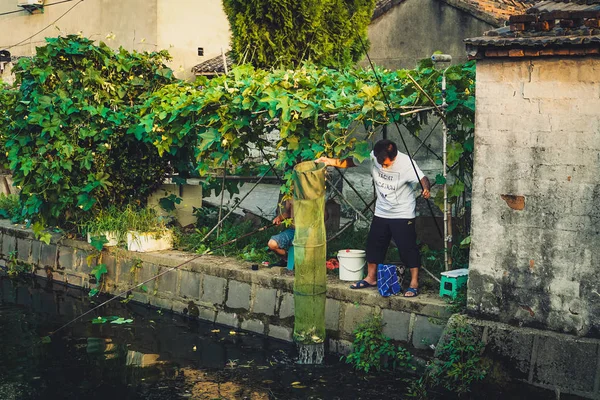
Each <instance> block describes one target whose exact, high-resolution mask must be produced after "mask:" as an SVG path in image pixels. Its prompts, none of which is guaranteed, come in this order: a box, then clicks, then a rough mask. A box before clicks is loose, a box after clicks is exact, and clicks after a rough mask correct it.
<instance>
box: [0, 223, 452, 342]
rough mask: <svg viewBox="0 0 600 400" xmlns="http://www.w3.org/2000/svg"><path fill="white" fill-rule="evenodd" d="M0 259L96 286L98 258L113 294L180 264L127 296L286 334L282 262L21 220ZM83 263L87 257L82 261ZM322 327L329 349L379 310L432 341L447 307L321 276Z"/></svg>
mask: <svg viewBox="0 0 600 400" xmlns="http://www.w3.org/2000/svg"><path fill="white" fill-rule="evenodd" d="M0 243H1V246H0V250H1V254H0V263H6V262H8V260H9V259H10V258H11V257H16V259H18V260H19V261H21V262H24V263H27V264H30V265H31V267H32V270H33V271H34V272H35V274H36V275H38V276H39V277H41V278H44V279H52V280H53V281H55V282H59V283H63V284H69V285H74V286H79V287H84V288H94V287H97V286H98V285H97V283H96V282H94V280H95V278H92V275H90V274H91V272H92V269H93V268H94V266H95V265H96V264H97V263H98V262H101V263H104V264H106V267H107V270H108V273H107V274H106V276H105V286H104V287H103V288H102V291H105V292H108V293H111V294H119V293H127V291H128V289H130V288H131V287H133V286H135V285H139V284H141V283H143V282H145V281H147V280H149V279H150V278H152V277H154V276H155V275H157V274H159V273H162V272H165V271H168V270H169V269H171V268H174V267H177V266H179V265H180V264H182V263H184V262H186V261H187V264H185V265H183V266H181V267H179V268H177V269H176V270H173V271H171V272H167V273H165V274H164V275H162V276H160V277H159V278H157V279H156V280H152V281H149V282H147V283H146V284H145V285H144V286H145V287H144V289H142V288H141V287H140V288H137V289H135V290H133V291H132V292H131V294H132V295H133V301H135V302H139V303H142V304H150V305H152V306H155V307H159V308H162V309H165V310H170V311H174V312H176V313H182V312H183V310H184V309H185V308H187V307H189V302H194V304H195V305H196V306H198V309H199V317H200V318H201V319H203V320H206V321H211V322H215V323H218V324H223V325H227V326H229V327H232V328H235V329H243V330H246V331H250V332H255V333H258V334H262V335H266V336H269V337H272V338H275V339H279V340H284V341H291V340H292V333H293V325H294V295H293V293H294V291H293V284H294V279H293V276H292V275H291V274H288V273H286V270H285V269H283V268H270V269H269V268H264V269H260V270H258V271H252V270H251V268H250V263H246V262H241V261H239V260H235V259H232V258H226V257H216V256H202V257H199V258H195V257H197V256H198V255H196V254H191V253H185V252H179V251H164V252H155V253H133V252H128V251H126V250H124V249H112V250H104V251H103V252H102V255H101V259H100V260H98V258H97V257H92V258H89V256H90V255H94V254H96V253H97V252H96V251H95V249H94V248H92V247H91V246H90V245H89V244H87V243H85V242H81V241H75V240H69V239H62V238H60V237H59V236H54V237H53V238H52V241H51V243H50V244H44V243H41V242H39V241H37V240H35V239H34V238H33V234H32V233H31V232H30V231H29V230H27V229H24V228H22V227H16V226H13V225H11V224H10V223H9V222H8V221H3V220H0ZM88 262H89V263H88ZM325 312H326V329H327V338H328V345H329V349H330V351H333V352H339V353H345V352H347V351H348V350H349V349H350V348H351V341H352V340H353V335H352V332H353V331H354V329H355V328H356V327H357V325H358V324H359V323H361V322H363V321H364V320H365V319H366V318H367V317H368V316H370V315H372V314H379V315H382V318H383V321H384V322H385V323H386V324H387V325H386V326H385V334H386V335H388V336H389V337H391V338H392V339H395V340H398V341H402V342H405V343H406V344H407V345H408V347H414V348H419V349H426V348H428V347H429V345H430V344H433V343H437V341H438V339H439V337H440V335H441V331H442V329H443V327H444V325H445V324H446V321H447V319H448V318H449V316H450V314H449V312H448V310H447V308H446V303H445V302H444V301H443V300H442V299H440V298H439V297H438V296H437V294H435V293H434V294H433V295H432V296H428V295H427V294H421V295H420V296H419V298H417V299H405V298H403V297H400V296H397V297H391V298H384V297H381V296H380V295H379V294H378V292H377V291H376V290H351V289H349V287H348V283H341V282H339V281H337V280H334V281H330V282H328V289H327V301H326V310H325Z"/></svg>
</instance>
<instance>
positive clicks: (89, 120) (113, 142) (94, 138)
mask: <svg viewBox="0 0 600 400" xmlns="http://www.w3.org/2000/svg"><path fill="white" fill-rule="evenodd" d="M167 60H169V55H168V53H166V52H158V53H138V52H128V51H126V50H124V49H120V50H119V51H117V52H115V51H113V50H112V49H110V48H109V47H108V46H107V45H105V44H104V43H100V44H98V45H96V44H94V43H93V41H91V40H89V39H87V38H84V37H80V36H77V35H69V36H66V37H58V38H48V39H47V44H46V45H45V46H40V47H37V49H36V54H35V55H34V56H33V57H31V58H21V59H20V60H19V62H18V63H17V65H16V66H15V67H14V69H13V71H14V73H15V75H16V87H18V90H17V93H16V99H15V100H16V101H15V102H13V106H12V107H11V108H10V109H8V110H7V109H3V110H2V111H1V113H2V114H1V115H4V117H2V116H0V119H2V121H4V123H3V122H2V121H0V125H1V126H5V127H6V131H5V132H3V134H5V135H7V137H6V142H5V146H4V148H5V150H4V151H6V152H8V161H9V162H10V169H11V170H12V173H13V177H14V183H15V185H17V186H19V187H21V193H20V198H21V202H22V204H23V207H24V216H26V217H27V218H29V219H32V220H34V221H42V222H43V223H47V224H50V225H54V224H57V223H61V224H63V225H65V224H68V222H70V221H72V220H73V219H76V218H77V216H78V215H80V214H82V213H85V212H88V211H96V210H98V209H101V208H103V207H106V206H108V205H110V204H117V205H121V204H128V203H130V202H133V203H135V204H138V205H139V204H144V202H145V199H146V197H147V196H148V195H149V194H150V193H151V192H152V191H154V190H155V188H157V187H158V185H160V184H161V182H162V179H163V178H164V177H165V176H166V174H167V173H169V172H170V171H171V167H170V166H169V157H160V156H159V155H158V153H157V152H156V149H155V146H154V145H153V144H152V141H151V140H150V138H149V137H148V136H147V135H145V134H144V130H143V129H142V130H137V129H136V127H137V126H138V125H139V123H138V122H139V112H138V111H137V110H136V105H138V104H139V103H140V102H141V101H142V100H143V99H144V97H145V96H146V95H147V94H149V93H151V92H152V91H154V90H156V89H158V88H159V87H161V86H163V85H165V84H168V83H170V82H173V80H174V78H173V73H172V71H171V70H170V69H168V68H167V67H166V66H165V65H164V62H165V61H167ZM3 106H4V104H3ZM0 108H3V107H0ZM180 156H181V154H180Z"/></svg>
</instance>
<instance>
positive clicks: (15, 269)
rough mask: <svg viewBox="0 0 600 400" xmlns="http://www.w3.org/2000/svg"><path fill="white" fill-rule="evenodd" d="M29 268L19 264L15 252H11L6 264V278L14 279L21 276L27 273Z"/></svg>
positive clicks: (22, 263) (21, 263)
mask: <svg viewBox="0 0 600 400" xmlns="http://www.w3.org/2000/svg"><path fill="white" fill-rule="evenodd" d="M30 268H31V267H30V266H28V265H27V264H26V263H24V262H21V261H19V260H18V258H17V251H16V250H13V251H11V252H9V253H8V260H7V262H6V273H7V274H8V276H10V277H12V278H14V277H16V276H19V275H21V274H24V273H27V272H28V271H29V270H30Z"/></svg>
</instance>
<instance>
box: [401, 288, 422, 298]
mask: <svg viewBox="0 0 600 400" xmlns="http://www.w3.org/2000/svg"><path fill="white" fill-rule="evenodd" d="M409 293H412V294H410V295H409ZM418 295H419V289H417V288H414V287H409V288H406V290H405V291H404V297H417V296H418Z"/></svg>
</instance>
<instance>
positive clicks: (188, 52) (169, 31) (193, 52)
mask: <svg viewBox="0 0 600 400" xmlns="http://www.w3.org/2000/svg"><path fill="white" fill-rule="evenodd" d="M155 1H156V2H157V9H158V10H157V11H158V14H157V15H158V16H157V26H158V27H157V35H158V38H157V44H158V47H159V48H160V49H168V50H169V52H170V53H171V55H172V56H173V62H172V63H171V68H172V69H173V70H174V71H176V73H177V74H176V75H177V77H178V78H182V79H189V78H193V74H192V72H191V69H192V67H194V66H195V65H197V64H200V63H201V62H203V61H206V60H210V59H211V58H213V57H215V56H218V55H219V54H221V49H223V50H224V51H227V50H228V49H229V36H230V32H229V21H227V16H226V15H225V11H223V6H222V3H221V0H202V1H198V0H175V1H174V0H155ZM198 47H203V48H204V56H202V57H199V56H198Z"/></svg>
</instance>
